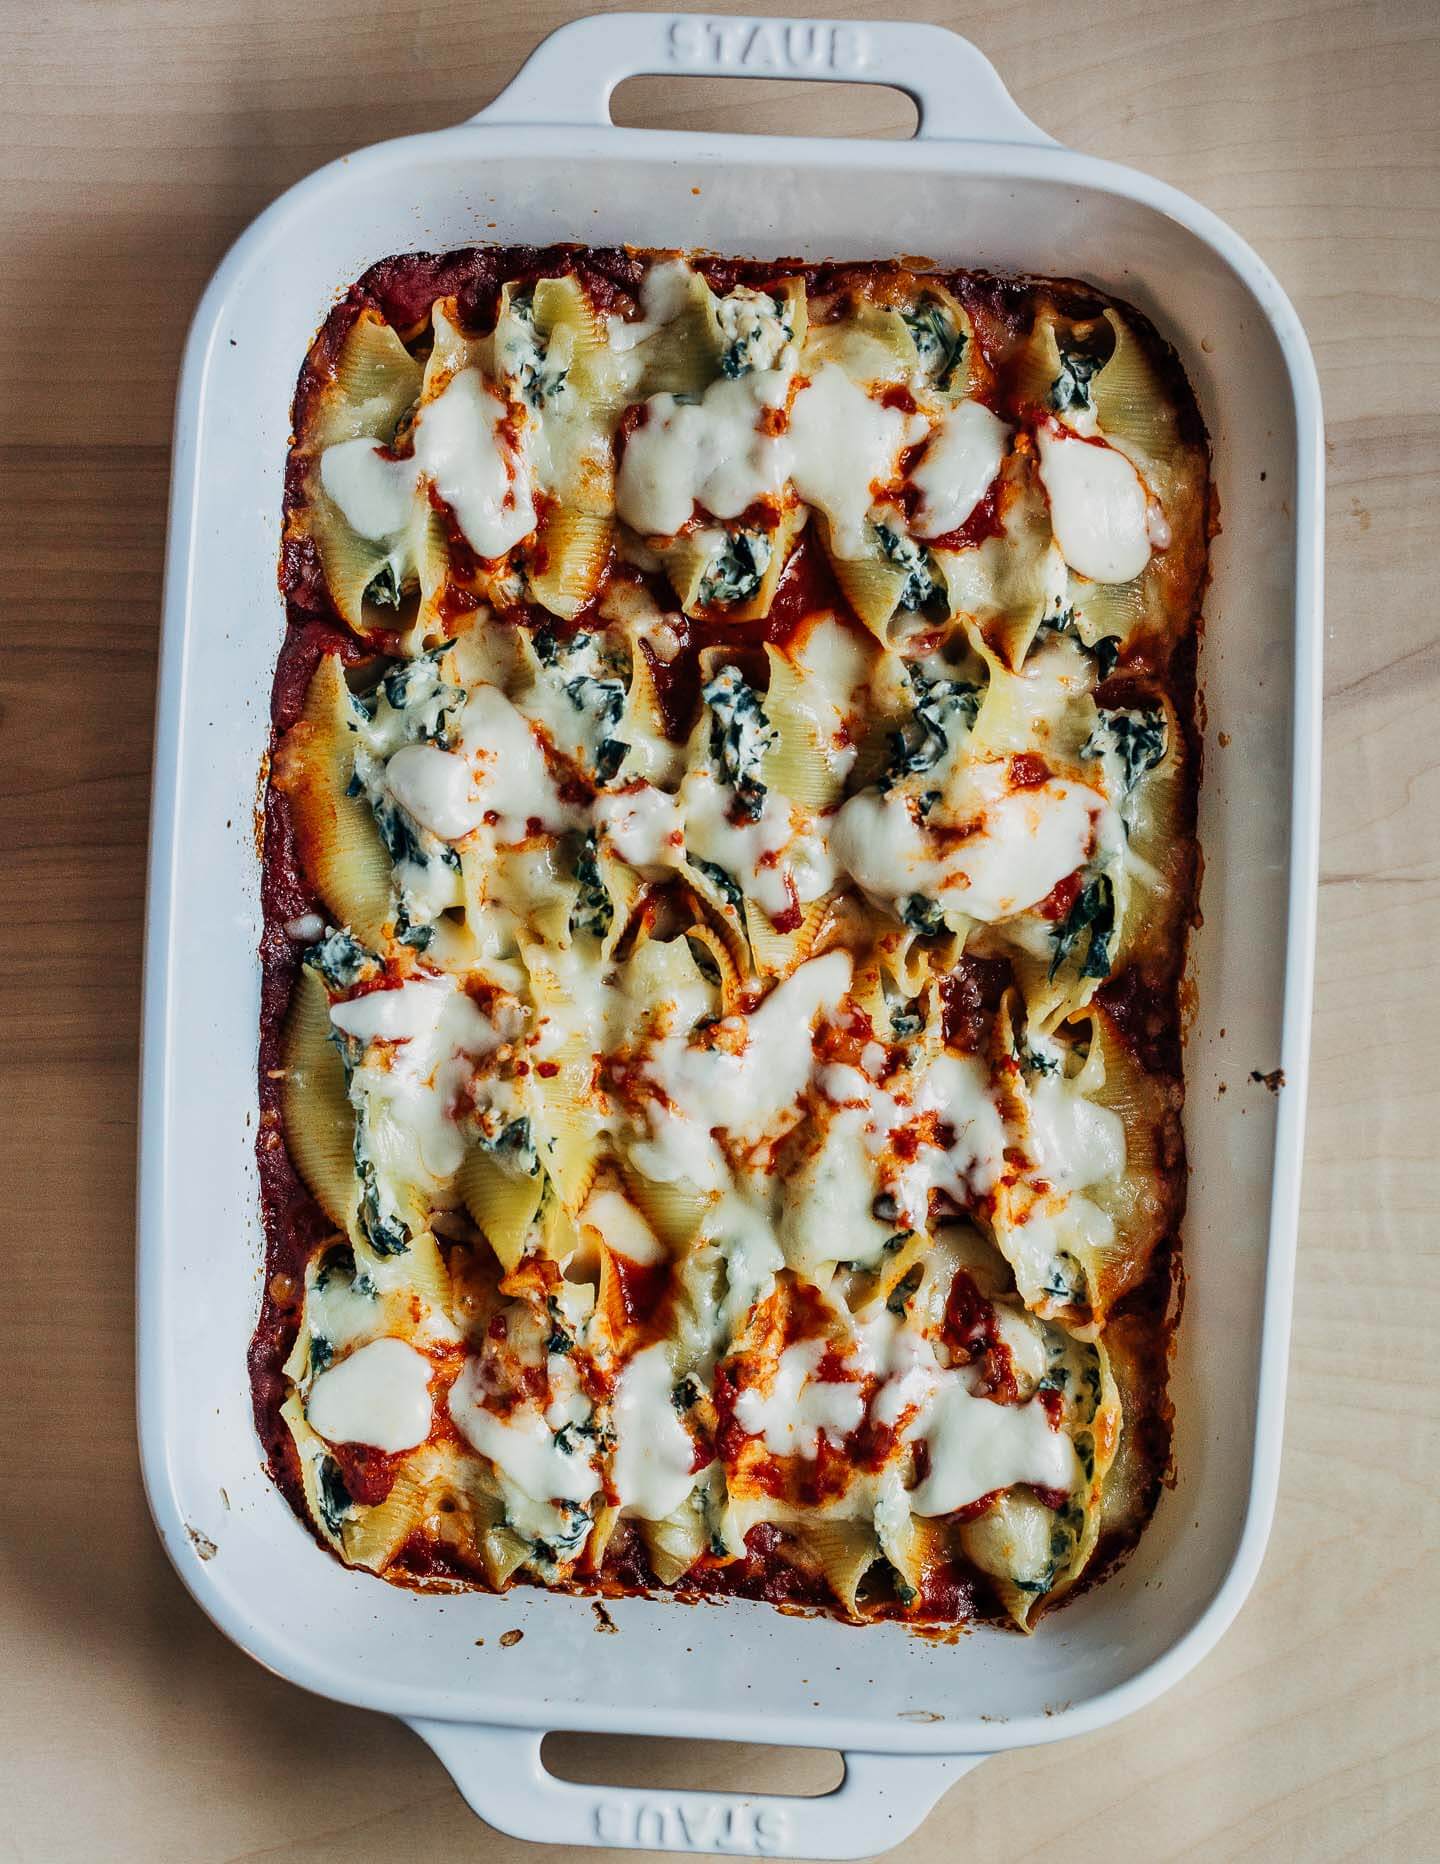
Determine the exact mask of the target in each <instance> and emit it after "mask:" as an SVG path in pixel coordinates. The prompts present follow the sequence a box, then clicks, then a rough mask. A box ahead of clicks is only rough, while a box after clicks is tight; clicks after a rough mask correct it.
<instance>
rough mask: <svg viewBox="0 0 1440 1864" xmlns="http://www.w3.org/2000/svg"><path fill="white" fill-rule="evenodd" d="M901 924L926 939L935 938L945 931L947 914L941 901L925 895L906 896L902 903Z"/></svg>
mask: <svg viewBox="0 0 1440 1864" xmlns="http://www.w3.org/2000/svg"><path fill="white" fill-rule="evenodd" d="M900 922H901V924H902V925H907V926H909V928H910V930H911V931H912V932H919V933H920V934H921V935H922V936H923V937H925V938H934V937H936V936H937V934H939V933H941V932H943V931H944V930H945V914H944V913H943V911H942V910H941V908H940V903H939V901H938V900H932V899H931V898H930V896H929V895H928V894H925V893H907V894H906V896H905V898H904V899H903V900H901V901H900Z"/></svg>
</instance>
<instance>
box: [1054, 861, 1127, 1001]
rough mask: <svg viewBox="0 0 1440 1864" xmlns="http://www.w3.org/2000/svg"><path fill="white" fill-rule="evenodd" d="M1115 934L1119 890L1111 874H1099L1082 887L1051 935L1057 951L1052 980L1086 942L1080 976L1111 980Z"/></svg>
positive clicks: (1080, 965)
mask: <svg viewBox="0 0 1440 1864" xmlns="http://www.w3.org/2000/svg"><path fill="white" fill-rule="evenodd" d="M1115 931H1116V927H1115V889H1114V887H1113V886H1112V885H1111V881H1110V876H1109V875H1108V874H1096V875H1095V876H1094V878H1093V879H1091V880H1088V881H1086V883H1085V885H1084V886H1083V887H1081V889H1080V891H1079V893H1078V894H1076V896H1075V902H1074V904H1073V905H1072V906H1071V908H1070V910H1069V912H1068V913H1066V915H1065V917H1064V918H1063V919H1062V920H1061V921H1060V923H1059V924H1058V925H1057V926H1056V927H1055V929H1054V931H1052V932H1051V934H1050V939H1051V943H1052V944H1053V945H1054V947H1055V955H1054V957H1052V958H1051V960H1050V971H1049V975H1050V977H1052V978H1053V977H1054V976H1055V973H1056V972H1057V971H1058V970H1059V969H1060V967H1061V965H1062V964H1064V963H1065V961H1066V960H1067V959H1068V958H1070V957H1071V956H1073V955H1076V954H1077V953H1078V952H1079V947H1080V944H1081V941H1082V940H1084V945H1085V950H1084V955H1083V957H1081V958H1080V964H1079V975H1080V976H1081V977H1099V978H1104V977H1108V976H1109V975H1110V948H1111V945H1112V943H1113V941H1114V938H1115Z"/></svg>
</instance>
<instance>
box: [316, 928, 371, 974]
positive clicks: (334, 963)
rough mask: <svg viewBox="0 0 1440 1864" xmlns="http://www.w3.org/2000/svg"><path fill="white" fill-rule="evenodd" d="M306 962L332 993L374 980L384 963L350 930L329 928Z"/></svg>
mask: <svg viewBox="0 0 1440 1864" xmlns="http://www.w3.org/2000/svg"><path fill="white" fill-rule="evenodd" d="M303 962H304V963H305V964H307V965H309V967H310V969H311V970H312V971H314V972H316V973H317V974H318V975H319V976H320V977H321V978H322V979H323V980H324V981H325V983H327V984H328V985H329V986H330V988H331V989H332V990H348V989H349V988H350V987H351V985H352V984H358V983H359V982H360V981H361V979H362V978H366V979H368V978H371V977H374V976H375V974H376V973H377V972H378V971H379V969H380V960H379V958H378V957H377V956H376V955H375V953H374V952H373V951H370V950H369V949H368V948H367V947H366V946H364V945H362V944H361V943H360V941H359V939H358V938H356V936H355V934H354V933H353V932H352V931H351V930H350V928H349V927H348V926H342V927H340V928H339V929H338V930H337V928H336V927H334V926H330V927H328V928H327V930H326V933H325V936H324V938H322V939H321V941H320V943H319V944H318V945H312V946H311V947H310V949H309V951H307V952H306V954H305V957H304V960H303Z"/></svg>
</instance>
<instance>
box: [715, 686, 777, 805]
mask: <svg viewBox="0 0 1440 1864" xmlns="http://www.w3.org/2000/svg"><path fill="white" fill-rule="evenodd" d="M701 697H702V698H703V699H704V701H705V703H706V705H708V706H709V708H710V755H711V757H712V758H713V759H714V760H715V762H716V764H717V765H718V766H719V768H720V770H721V772H722V774H723V775H724V777H725V780H726V782H727V783H729V785H730V787H731V788H732V789H733V790H734V792H735V813H736V816H737V818H738V819H739V820H740V821H742V822H754V821H756V820H757V819H758V817H759V815H760V811H761V809H762V808H763V807H764V804H765V785H764V784H763V783H762V782H761V780H760V765H761V763H762V761H763V759H764V756H765V753H766V752H767V751H768V750H769V749H770V748H771V746H772V745H773V744H774V743H775V738H776V733H775V731H774V728H773V727H772V726H771V723H770V721H769V719H768V718H767V717H766V716H765V711H764V708H763V707H762V706H761V704H760V698H759V695H758V694H757V693H756V692H755V690H754V688H753V687H751V686H750V685H748V684H747V683H746V681H745V679H744V677H743V675H742V674H741V673H740V670H739V668H738V667H733V666H725V667H721V669H720V671H719V672H718V673H717V674H716V675H715V677H714V679H713V680H711V681H710V683H709V685H708V686H706V687H705V689H704V691H703V693H702V694H701Z"/></svg>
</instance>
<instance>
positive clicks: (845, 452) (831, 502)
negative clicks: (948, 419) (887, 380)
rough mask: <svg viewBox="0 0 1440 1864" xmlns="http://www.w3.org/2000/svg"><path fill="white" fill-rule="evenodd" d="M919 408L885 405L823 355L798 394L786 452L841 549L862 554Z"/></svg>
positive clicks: (920, 428)
mask: <svg viewBox="0 0 1440 1864" xmlns="http://www.w3.org/2000/svg"><path fill="white" fill-rule="evenodd" d="M925 432H926V423H925V420H924V418H923V416H920V415H916V414H906V413H905V412H904V411H903V410H902V409H899V408H887V407H886V406H885V404H884V403H883V402H881V401H876V400H874V399H873V398H872V397H871V396H869V395H867V394H866V393H865V391H864V389H862V388H857V387H856V385H855V383H854V382H852V381H851V380H850V377H849V376H848V375H847V374H846V373H845V371H844V370H843V369H842V368H841V367H840V366H839V364H838V363H833V362H827V363H822V365H821V366H820V368H819V369H817V370H816V372H815V375H814V377H813V378H812V380H811V381H810V382H809V383H808V384H807V386H806V387H804V388H802V389H801V390H800V392H799V393H798V394H797V395H796V397H795V402H794V405H793V407H792V408H791V410H790V426H789V430H788V432H787V433H786V435H785V437H784V452H785V455H786V456H787V459H788V465H789V475H790V477H791V479H792V480H793V481H794V484H795V490H796V491H797V492H798V493H799V494H800V496H801V498H803V499H804V500H805V501H806V502H807V503H808V504H810V505H813V506H815V508H816V509H817V510H819V511H823V512H824V514H825V516H826V518H828V519H829V522H830V542H831V548H832V549H833V550H834V551H835V553H836V554H837V555H838V556H842V557H858V556H862V555H864V553H865V552H866V550H867V549H869V547H870V544H871V531H870V526H869V523H868V518H869V513H870V508H871V506H872V505H873V504H874V503H875V498H876V494H877V492H878V491H881V490H883V489H884V488H885V487H886V486H888V485H890V484H891V483H892V482H893V480H894V478H895V474H896V472H897V470H898V466H899V459H900V454H901V452H902V450H903V449H904V448H905V447H908V446H914V445H915V443H916V442H917V441H918V440H920V439H921V438H923V436H924V434H925Z"/></svg>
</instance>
